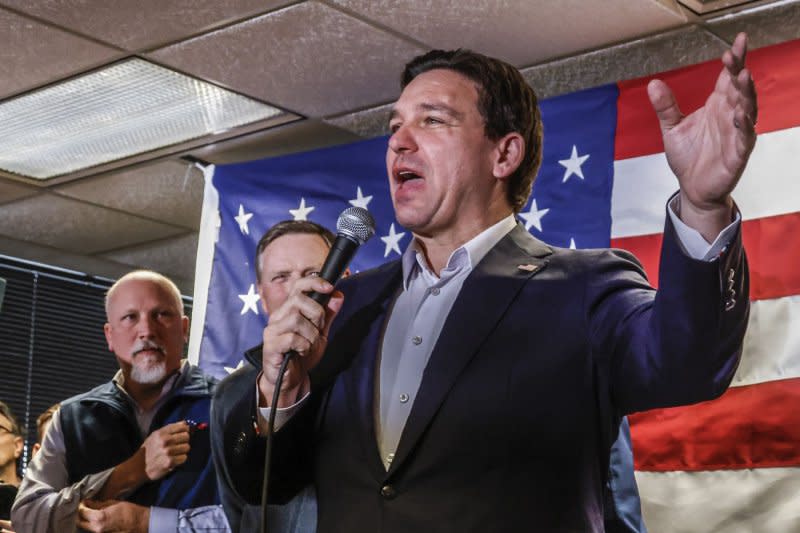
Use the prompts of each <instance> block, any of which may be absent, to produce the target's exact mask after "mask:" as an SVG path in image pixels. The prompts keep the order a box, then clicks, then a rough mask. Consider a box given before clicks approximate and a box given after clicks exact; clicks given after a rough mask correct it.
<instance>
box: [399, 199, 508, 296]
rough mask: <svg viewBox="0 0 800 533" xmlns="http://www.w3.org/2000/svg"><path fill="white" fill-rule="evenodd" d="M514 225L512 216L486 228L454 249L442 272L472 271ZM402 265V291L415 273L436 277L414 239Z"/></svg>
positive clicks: (403, 258) (404, 255) (406, 251)
mask: <svg viewBox="0 0 800 533" xmlns="http://www.w3.org/2000/svg"><path fill="white" fill-rule="evenodd" d="M516 225H517V221H516V220H515V219H514V215H513V214H512V215H508V216H507V217H505V218H504V219H502V220H500V221H499V222H497V223H496V224H494V225H492V226H490V227H488V228H486V229H485V230H483V231H482V232H480V233H479V234H478V235H476V236H475V237H473V238H472V239H470V240H469V241H467V242H465V243H464V244H462V245H461V246H459V247H458V248H456V249H455V250H454V251H453V253H451V254H450V257H449V258H448V260H447V265H446V266H445V268H444V269H443V270H442V272H443V273H444V271H446V270H450V271H457V270H460V269H462V268H467V269H469V270H472V269H473V268H474V267H475V265H477V264H478V263H480V261H481V259H483V258H484V256H486V254H487V253H489V250H491V249H492V248H493V247H494V246H495V245H496V244H497V243H498V242H500V239H502V238H503V237H505V236H506V235H508V233H509V232H510V231H511V230H512V229H514V227H515V226H516ZM402 265H403V289H404V290H405V289H408V284H409V282H410V281H411V279H412V276H413V275H414V274H415V273H417V272H423V271H424V272H425V273H426V274H427V275H429V276H433V277H436V275H435V274H434V273H433V271H432V270H431V269H430V267H429V266H428V262H427V261H426V260H425V255H424V254H423V253H422V249H421V248H420V245H419V243H418V242H417V239H416V238H415V239H414V240H413V241H411V245H410V246H408V248H406V250H405V252H403V257H402Z"/></svg>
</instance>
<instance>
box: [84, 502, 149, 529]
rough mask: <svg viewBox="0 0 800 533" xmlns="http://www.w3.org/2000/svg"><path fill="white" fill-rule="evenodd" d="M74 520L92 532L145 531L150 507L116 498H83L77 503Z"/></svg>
mask: <svg viewBox="0 0 800 533" xmlns="http://www.w3.org/2000/svg"><path fill="white" fill-rule="evenodd" d="M76 522H77V525H78V527H79V528H82V529H85V530H86V531H92V532H94V533H102V532H115V533H117V532H119V533H123V532H124V533H147V530H148V528H149V524H150V508H149V507H142V506H141V505H136V504H134V503H129V502H121V501H117V500H105V501H94V500H84V501H82V502H81V503H80V504H79V505H78V516H77V519H76Z"/></svg>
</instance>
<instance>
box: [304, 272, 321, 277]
mask: <svg viewBox="0 0 800 533" xmlns="http://www.w3.org/2000/svg"><path fill="white" fill-rule="evenodd" d="M306 277H307V278H318V277H319V270H313V271H311V272H309V273H308V274H306Z"/></svg>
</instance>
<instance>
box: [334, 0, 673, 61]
mask: <svg viewBox="0 0 800 533" xmlns="http://www.w3.org/2000/svg"><path fill="white" fill-rule="evenodd" d="M332 1H333V2H334V3H336V4H339V5H341V6H343V7H345V8H347V9H350V10H352V11H354V12H356V13H359V14H361V15H363V16H365V17H367V18H369V19H372V20H374V21H377V22H379V23H380V24H383V25H385V26H388V27H391V28H393V29H395V30H397V31H398V32H401V33H404V34H406V35H409V36H411V37H413V38H415V39H417V40H419V41H421V42H423V43H425V44H427V45H429V46H431V47H433V48H443V49H451V48H470V49H473V50H476V51H478V52H482V53H485V54H488V55H490V56H494V57H498V58H500V59H503V60H505V61H508V62H510V63H512V64H514V65H517V66H528V65H533V64H536V63H540V62H542V61H547V60H549V59H553V58H556V57H563V56H565V55H568V54H571V53H574V52H578V51H581V50H589V49H593V48H597V47H599V46H603V45H606V44H609V43H615V42H621V41H625V40H628V39H632V38H635V37H638V36H641V35H646V34H648V33H653V32H657V31H661V30H665V29H668V28H673V27H675V26H678V25H681V24H684V23H685V22H686V15H685V14H684V13H683V11H682V10H681V9H680V8H679V7H678V6H677V5H676V4H674V2H666V1H661V2H653V1H645V2H632V1H631V0H603V1H602V2H587V1H586V0H559V1H558V2H541V1H539V2H531V1H528V2H500V1H497V0H476V1H474V2H464V1H463V0H442V1H439V2H431V1H430V0H332Z"/></svg>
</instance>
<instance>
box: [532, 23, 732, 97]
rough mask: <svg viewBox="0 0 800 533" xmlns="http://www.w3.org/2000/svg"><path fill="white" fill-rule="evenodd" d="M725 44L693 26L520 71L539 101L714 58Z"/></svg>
mask: <svg viewBox="0 0 800 533" xmlns="http://www.w3.org/2000/svg"><path fill="white" fill-rule="evenodd" d="M726 48H727V46H726V44H725V42H723V41H722V40H721V39H720V38H718V37H716V36H715V35H713V34H711V33H709V32H708V31H705V30H703V29H701V28H698V27H696V26H690V27H687V28H682V29H680V30H675V31H672V32H668V33H664V34H660V35H658V36H656V37H653V38H647V39H640V40H638V41H632V42H629V43H625V44H622V45H619V46H614V47H611V48H607V49H604V50H598V51H596V52H589V53H587V54H582V55H578V56H574V57H570V58H567V59H562V60H560V61H553V62H551V63H547V64H544V65H539V66H536V67H531V68H527V69H524V70H523V71H522V74H523V76H525V79H526V80H528V83H530V84H531V85H532V86H533V87H534V89H536V93H537V94H538V95H539V98H549V97H551V96H556V95H559V94H565V93H569V92H573V91H578V90H581V89H586V88H588V87H595V86H597V85H602V84H605V83H614V82H617V81H620V80H627V79H632V78H639V77H642V76H647V75H651V74H656V73H658V72H663V71H665V70H671V69H675V68H678V67H681V66H685V65H691V64H693V63H699V62H701V61H707V60H710V59H714V58H718V57H721V56H722V53H723V52H724V51H725V49H726Z"/></svg>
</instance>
